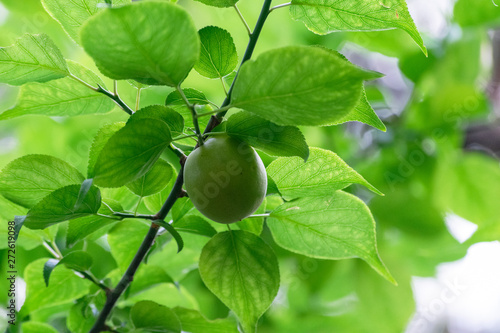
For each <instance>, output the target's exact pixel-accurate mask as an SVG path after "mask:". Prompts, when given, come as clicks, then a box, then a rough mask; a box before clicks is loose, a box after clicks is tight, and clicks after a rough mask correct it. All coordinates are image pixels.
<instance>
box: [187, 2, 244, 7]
mask: <svg viewBox="0 0 500 333" xmlns="http://www.w3.org/2000/svg"><path fill="white" fill-rule="evenodd" d="M195 1H198V2H201V3H203V4H205V5H208V6H213V7H219V8H224V7H232V6H234V5H235V4H236V3H237V2H238V0H195Z"/></svg>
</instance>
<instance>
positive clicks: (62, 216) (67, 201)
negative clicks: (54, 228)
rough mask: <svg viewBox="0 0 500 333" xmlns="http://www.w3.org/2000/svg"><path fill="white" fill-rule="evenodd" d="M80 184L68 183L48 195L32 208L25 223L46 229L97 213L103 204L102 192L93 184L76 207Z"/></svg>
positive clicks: (33, 227) (32, 226) (30, 226)
mask: <svg viewBox="0 0 500 333" xmlns="http://www.w3.org/2000/svg"><path fill="white" fill-rule="evenodd" d="M79 193H80V185H68V186H65V187H62V188H60V189H58V190H55V191H54V192H52V193H50V194H49V195H48V196H46V197H45V198H44V199H43V200H42V201H40V202H39V203H37V204H36V205H35V206H34V207H33V208H31V209H30V211H29V212H28V215H27V216H26V220H25V221H24V225H25V226H26V227H28V228H30V229H45V228H47V227H49V226H51V225H53V224H56V223H59V222H64V221H67V220H72V219H76V218H79V217H83V216H87V215H91V214H96V213H97V211H98V210H99V207H100V206H101V193H100V191H99V189H98V188H97V187H95V186H93V187H92V188H91V189H90V190H89V192H88V194H87V196H86V197H85V199H84V200H83V202H82V204H81V206H80V207H76V208H75V203H76V202H77V200H78V194H79Z"/></svg>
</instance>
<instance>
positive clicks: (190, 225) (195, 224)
mask: <svg viewBox="0 0 500 333" xmlns="http://www.w3.org/2000/svg"><path fill="white" fill-rule="evenodd" d="M172 225H173V226H174V227H175V229H176V230H177V231H179V232H189V233H191V234H195V235H201V236H207V237H213V236H215V234H216V233H217V231H216V230H215V229H214V227H212V226H211V225H210V223H208V222H207V221H206V220H205V219H204V218H202V217H200V216H196V215H188V216H184V217H183V218H182V219H180V220H179V221H176V222H174V223H173V224H172Z"/></svg>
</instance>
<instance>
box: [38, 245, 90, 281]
mask: <svg viewBox="0 0 500 333" xmlns="http://www.w3.org/2000/svg"><path fill="white" fill-rule="evenodd" d="M92 261H93V260H92V257H91V256H90V255H89V254H88V253H87V252H84V251H74V252H70V253H68V254H67V255H65V256H64V257H63V258H62V259H61V260H57V259H49V260H48V261H47V262H46V263H45V265H44V266H43V279H44V280H45V285H46V286H47V287H48V286H49V279H50V275H51V274H52V271H53V270H54V268H56V267H57V266H59V265H61V264H62V265H64V266H66V267H67V268H69V269H73V270H75V271H79V272H84V271H86V270H88V269H89V268H90V266H92Z"/></svg>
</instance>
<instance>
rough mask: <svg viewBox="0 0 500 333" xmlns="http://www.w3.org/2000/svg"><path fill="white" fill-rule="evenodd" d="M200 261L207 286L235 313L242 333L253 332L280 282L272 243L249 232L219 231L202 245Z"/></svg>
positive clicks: (274, 295) (201, 271)
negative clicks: (269, 243) (267, 242)
mask: <svg viewBox="0 0 500 333" xmlns="http://www.w3.org/2000/svg"><path fill="white" fill-rule="evenodd" d="M199 265H200V274H201V277H202V279H203V282H204V283H205V285H206V286H207V287H208V289H210V290H211V291H212V292H213V293H214V294H215V295H216V296H217V297H218V298H219V299H220V300H221V301H222V302H223V303H224V304H226V305H227V306H228V307H229V308H230V309H231V310H232V311H233V312H234V313H235V314H236V315H237V316H238V318H239V320H240V322H241V325H242V327H243V330H244V332H245V333H253V332H255V329H256V327H255V326H256V324H257V320H258V319H259V318H260V316H261V315H262V314H263V313H264V311H266V310H267V308H268V307H269V306H270V305H271V302H272V301H273V299H274V298H275V297H276V294H277V292H278V287H279V283H280V277H279V269H278V261H277V259H276V256H275V254H274V252H273V250H272V249H271V247H269V245H267V244H266V243H265V242H264V241H263V240H262V239H261V238H260V237H258V236H256V235H254V234H252V233H250V232H246V231H227V232H223V233H219V234H217V235H215V236H214V237H213V238H212V239H211V240H210V241H209V242H208V243H207V244H206V245H205V247H204V248H203V251H202V252H201V257H200V264H199Z"/></svg>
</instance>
